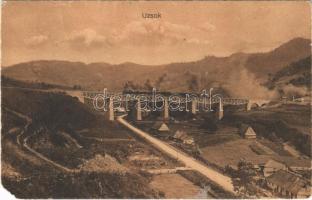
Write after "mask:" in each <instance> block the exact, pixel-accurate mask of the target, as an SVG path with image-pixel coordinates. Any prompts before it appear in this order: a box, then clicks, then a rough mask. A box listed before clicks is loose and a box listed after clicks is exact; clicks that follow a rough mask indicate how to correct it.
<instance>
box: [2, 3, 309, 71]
mask: <svg viewBox="0 0 312 200" xmlns="http://www.w3.org/2000/svg"><path fill="white" fill-rule="evenodd" d="M310 12H311V10H310V5H309V3H308V2H299V1H296V2H288V1H277V2H272V1H271V2H265V1H260V2H248V1H241V2H239V1H234V2H229V1H223V2H222V1H221V2H212V1H210V2H199V1H195V2H194V1H189V2H188V1H180V2H168V1H167V2H159V1H155V2H142V1H141V2H133V1H132V2H131V1H130V2H113V1H108V2H102V1H91V2H90V1H89V2H86V1H76V2H64V1H63V2H62V1H51V2H43V1H40V2H34V1H24V2H18V1H13V2H3V3H2V22H1V23H2V24H1V27H2V28H1V29H2V32H1V34H2V59H1V61H2V66H9V65H12V64H16V63H20V62H27V61H31V60H69V61H81V62H85V63H92V62H107V63H112V64H117V63H123V62H135V63H139V64H148V65H155V64H165V63H171V62H186V61H195V60H199V59H202V58H203V57H205V56H209V55H215V56H228V55H231V54H233V53H237V52H246V53H248V52H265V51H270V50H272V49H274V48H276V47H277V46H279V45H280V44H282V43H285V42H287V41H289V40H291V39H293V38H295V37H304V38H310V36H311V33H310V31H311V22H310V21H311V15H310ZM142 13H160V14H161V18H157V19H146V18H143V17H142Z"/></svg>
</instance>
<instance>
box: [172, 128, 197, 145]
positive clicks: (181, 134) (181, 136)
mask: <svg viewBox="0 0 312 200" xmlns="http://www.w3.org/2000/svg"><path fill="white" fill-rule="evenodd" d="M173 138H174V139H176V140H178V141H181V142H183V143H184V144H189V145H193V144H195V142H194V139H193V138H192V137H191V136H189V135H187V133H186V132H185V131H183V130H177V131H176V132H175V134H174V135H173Z"/></svg>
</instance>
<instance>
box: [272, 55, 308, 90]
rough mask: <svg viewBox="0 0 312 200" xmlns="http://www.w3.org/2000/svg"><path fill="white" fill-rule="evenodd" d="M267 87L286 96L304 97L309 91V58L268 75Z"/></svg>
mask: <svg viewBox="0 0 312 200" xmlns="http://www.w3.org/2000/svg"><path fill="white" fill-rule="evenodd" d="M266 85H267V87H268V88H270V89H275V90H278V91H280V92H281V93H282V94H283V95H288V96H306V95H309V89H311V57H306V58H304V59H301V60H299V61H297V62H293V63H291V64H290V65H287V66H285V67H284V68H282V69H281V70H279V71H277V72H276V73H273V74H271V75H270V77H269V79H268V81H267V83H266Z"/></svg>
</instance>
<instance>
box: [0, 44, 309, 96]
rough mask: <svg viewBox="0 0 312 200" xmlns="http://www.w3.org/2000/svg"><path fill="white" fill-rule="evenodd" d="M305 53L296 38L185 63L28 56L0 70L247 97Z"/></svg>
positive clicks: (87, 84)
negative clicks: (260, 50) (256, 49)
mask: <svg viewBox="0 0 312 200" xmlns="http://www.w3.org/2000/svg"><path fill="white" fill-rule="evenodd" d="M309 55H310V40H307V39H303V38H296V39H293V40H291V41H289V42H287V43H285V44H283V45H281V46H279V47H277V48H276V49H274V50H272V51H270V52H265V53H251V54H247V53H236V54H233V55H231V56H228V57H215V56H207V57H205V58H203V59H202V60H198V61H194V62H188V63H171V64H166V65H158V66H149V65H139V64H135V63H123V64H118V65H111V64H107V63H91V64H85V63H81V62H69V61H52V60H51V61H32V62H27V63H20V64H16V65H13V66H9V67H5V68H3V70H2V73H3V75H5V76H7V77H10V78H14V79H17V80H24V81H32V82H45V83H49V84H56V85H64V86H70V87H72V86H74V85H80V86H82V87H83V88H85V89H103V87H106V88H109V89H110V90H122V89H123V88H124V85H125V84H126V83H127V82H128V83H129V84H130V85H132V86H135V87H136V88H141V89H142V88H145V89H146V88H148V87H147V86H153V87H156V88H157V89H160V90H169V91H187V90H193V91H199V90H200V89H202V88H209V87H215V88H223V89H225V90H227V91H230V92H229V93H231V95H235V96H247V95H248V94H250V93H265V92H266V90H265V89H264V88H262V86H261V83H263V82H264V81H265V80H267V76H268V74H269V73H275V72H277V71H279V70H281V69H282V68H283V67H284V66H287V65H289V64H290V63H293V62H295V61H298V60H300V59H303V58H306V57H307V56H309ZM234 85H237V86H234ZM244 87H246V88H244ZM248 87H249V88H248ZM233 91H235V92H233ZM244 91H245V92H244ZM252 91H258V92H252Z"/></svg>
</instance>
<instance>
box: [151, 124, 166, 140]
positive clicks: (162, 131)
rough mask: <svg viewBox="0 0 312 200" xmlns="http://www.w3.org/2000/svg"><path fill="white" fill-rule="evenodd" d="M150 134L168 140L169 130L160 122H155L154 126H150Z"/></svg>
mask: <svg viewBox="0 0 312 200" xmlns="http://www.w3.org/2000/svg"><path fill="white" fill-rule="evenodd" d="M152 133H153V134H155V136H158V137H161V138H168V137H169V133H170V129H169V127H168V126H167V124H166V123H164V122H162V121H156V122H155V124H154V125H153V126H152Z"/></svg>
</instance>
